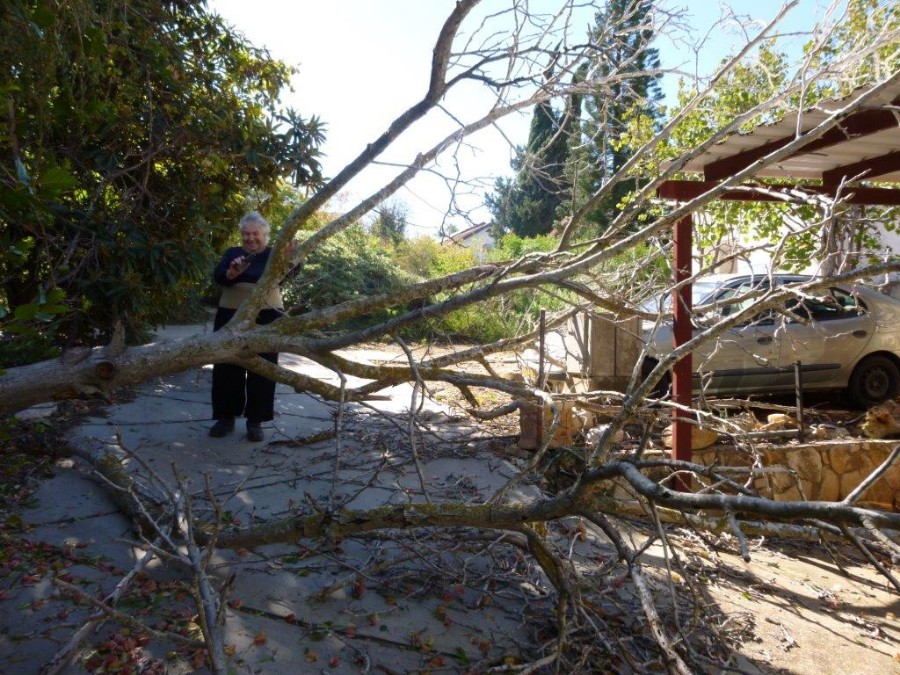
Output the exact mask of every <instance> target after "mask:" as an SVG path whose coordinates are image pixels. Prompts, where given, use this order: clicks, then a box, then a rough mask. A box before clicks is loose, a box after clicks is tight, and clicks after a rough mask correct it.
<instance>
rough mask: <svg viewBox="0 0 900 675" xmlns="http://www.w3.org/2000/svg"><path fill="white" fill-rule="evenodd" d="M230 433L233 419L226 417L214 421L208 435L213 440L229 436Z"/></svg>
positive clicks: (232, 428) (232, 429)
mask: <svg viewBox="0 0 900 675" xmlns="http://www.w3.org/2000/svg"><path fill="white" fill-rule="evenodd" d="M232 431H234V418H233V417H228V418H226V419H224V420H216V423H215V424H213V425H212V427H211V428H210V430H209V435H210V436H212V437H213V438H222V436H225V435H226V434H230V433H231V432H232Z"/></svg>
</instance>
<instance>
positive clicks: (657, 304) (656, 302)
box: [641, 279, 722, 314]
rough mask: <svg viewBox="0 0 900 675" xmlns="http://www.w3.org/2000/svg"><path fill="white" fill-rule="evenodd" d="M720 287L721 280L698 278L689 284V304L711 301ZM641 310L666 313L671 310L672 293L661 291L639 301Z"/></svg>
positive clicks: (651, 312)
mask: <svg viewBox="0 0 900 675" xmlns="http://www.w3.org/2000/svg"><path fill="white" fill-rule="evenodd" d="M721 287H722V282H721V281H713V280H703V279H699V280H697V281H695V282H694V283H693V285H692V286H691V304H693V305H702V304H704V303H706V302H711V301H712V298H713V295H714V294H715V293H716V291H717V290H719V288H721ZM641 310H642V311H644V312H648V313H650V314H656V313H657V312H662V313H663V314H668V313H669V312H671V311H672V294H671V293H663V294H662V295H657V296H654V297H652V298H647V299H646V300H644V301H643V302H642V303H641Z"/></svg>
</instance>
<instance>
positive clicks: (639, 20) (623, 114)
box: [569, 0, 662, 234]
mask: <svg viewBox="0 0 900 675" xmlns="http://www.w3.org/2000/svg"><path fill="white" fill-rule="evenodd" d="M652 10H653V0H610V1H609V3H608V5H607V9H606V11H605V12H598V13H597V14H596V16H595V22H594V27H593V29H592V30H591V36H590V39H591V41H592V42H593V43H594V44H595V46H596V48H595V50H594V54H595V55H596V56H595V57H594V59H593V60H592V61H591V63H590V64H589V69H588V73H589V75H588V77H587V81H588V83H590V81H591V80H593V79H602V80H603V81H604V85H603V87H602V88H600V89H595V90H594V91H592V92H590V93H588V94H587V95H586V97H585V105H584V107H585V114H584V119H583V120H582V124H581V135H580V136H579V137H578V138H573V143H575V144H576V146H577V149H573V151H572V153H571V157H570V167H569V171H570V174H571V175H572V176H573V182H574V184H575V192H576V194H575V197H574V202H575V206H576V207H581V206H582V205H583V204H585V203H586V202H587V201H588V200H590V199H591V198H592V196H593V195H594V194H595V193H597V192H598V191H599V190H600V189H601V188H602V186H603V185H604V184H605V183H607V182H608V181H609V179H610V178H611V177H612V176H613V175H614V174H615V173H616V172H617V171H619V170H620V169H621V168H622V167H623V166H624V165H625V163H626V162H627V161H628V159H629V158H630V157H631V156H632V155H633V154H634V151H635V149H636V148H635V147H634V146H633V145H632V144H631V143H630V142H629V135H628V129H629V127H630V126H631V125H633V124H634V118H636V117H641V118H644V119H645V120H647V122H646V123H647V124H648V125H649V126H650V127H651V128H654V127H656V126H657V124H658V121H659V120H660V118H661V117H662V110H661V108H660V102H661V100H662V90H661V88H660V84H659V80H660V76H659V75H653V74H646V75H641V76H634V75H629V73H636V72H650V71H653V70H654V69H657V68H658V67H659V54H658V51H657V50H656V49H655V48H653V47H650V46H649V45H650V44H651V43H652V41H653V39H654V31H653V28H652V23H651V19H652ZM639 184H640V179H639V178H638V177H634V178H629V179H626V180H624V181H622V182H620V183H618V184H617V185H615V186H614V187H613V188H612V190H610V192H609V194H607V195H605V196H604V197H603V198H601V199H599V200H598V201H597V202H596V203H595V204H593V206H592V208H591V210H590V211H589V212H588V214H587V217H586V221H587V222H588V223H590V224H592V227H591V226H588V228H587V229H588V230H592V232H591V234H600V233H603V232H604V231H605V230H606V229H607V228H608V226H609V223H610V222H611V221H612V220H613V219H614V218H615V216H616V214H617V213H618V211H619V210H620V209H621V207H622V205H623V202H624V200H625V199H626V198H627V195H628V194H629V193H631V192H634V191H635V190H636V189H637V188H638V187H639Z"/></svg>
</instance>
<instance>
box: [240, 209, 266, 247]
mask: <svg viewBox="0 0 900 675" xmlns="http://www.w3.org/2000/svg"><path fill="white" fill-rule="evenodd" d="M248 225H256V226H257V227H258V228H259V229H260V230H262V231H263V234H265V235H266V239H267V240H268V238H269V221H268V220H266V219H265V218H263V217H262V214H261V213H260V212H259V211H249V212H248V213H247V214H245V215H244V217H243V218H241V222H240V223H238V227H240V228H241V232H243V231H244V230H245V229H247V226H248Z"/></svg>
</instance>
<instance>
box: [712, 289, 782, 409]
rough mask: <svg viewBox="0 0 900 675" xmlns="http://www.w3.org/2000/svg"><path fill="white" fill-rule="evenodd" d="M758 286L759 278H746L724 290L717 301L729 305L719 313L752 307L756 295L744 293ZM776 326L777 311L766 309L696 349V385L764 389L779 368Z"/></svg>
mask: <svg viewBox="0 0 900 675" xmlns="http://www.w3.org/2000/svg"><path fill="white" fill-rule="evenodd" d="M759 288H760V283H759V281H758V280H757V281H756V282H754V281H753V280H747V281H744V282H742V283H740V284H737V285H735V286H733V287H726V288H724V289H722V290H721V291H720V292H719V293H718V294H717V295H716V297H715V298H714V300H715V302H717V303H727V304H723V305H722V310H721V312H719V314H718V315H719V316H721V317H727V316H729V315H733V314H736V313H737V312H740V311H742V310H744V309H746V308H747V307H750V306H752V305H753V303H755V302H757V297H745V296H746V294H747V293H748V292H749V291H752V290H759ZM776 327H777V326H776V317H775V313H774V312H771V311H765V312H762V313H760V314H757V315H755V316H753V317H752V318H751V319H750V320H749V321H747V322H745V323H742V324H740V325H737V326H734V327H732V328H730V329H728V330H727V331H725V332H724V333H722V334H721V335H720V336H719V337H718V338H716V339H715V340H711V341H709V342H707V343H705V344H704V345H702V346H701V347H700V348H699V349H698V350H696V351H695V352H694V371H695V373H696V376H697V377H698V378H699V382H697V383H696V385H697V388H702V389H703V390H704V391H706V392H708V393H719V392H729V393H740V392H751V391H759V390H760V389H761V388H762V389H765V388H766V387H767V385H768V382H769V381H770V380H771V378H772V374H773V371H775V370H777V369H778V368H779V363H778V345H777V343H776V340H775V331H776Z"/></svg>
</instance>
